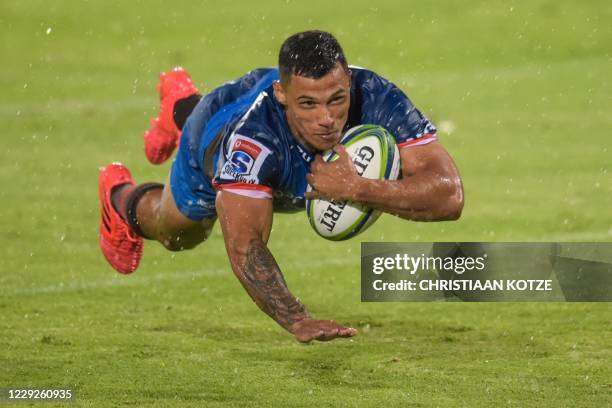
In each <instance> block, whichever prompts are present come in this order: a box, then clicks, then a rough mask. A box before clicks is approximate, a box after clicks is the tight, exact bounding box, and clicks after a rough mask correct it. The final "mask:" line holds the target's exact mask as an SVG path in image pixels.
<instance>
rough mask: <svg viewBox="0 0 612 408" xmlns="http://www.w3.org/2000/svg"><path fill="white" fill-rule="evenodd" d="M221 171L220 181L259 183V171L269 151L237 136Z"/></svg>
mask: <svg viewBox="0 0 612 408" xmlns="http://www.w3.org/2000/svg"><path fill="white" fill-rule="evenodd" d="M231 146H232V147H231V149H230V151H229V153H228V156H227V161H226V162H225V164H224V165H223V169H222V170H221V179H222V180H227V181H236V182H240V183H250V184H257V183H259V171H260V170H261V166H262V165H263V163H264V161H265V160H266V158H267V157H268V155H269V154H270V150H269V149H268V148H267V147H265V146H264V145H262V144H261V143H259V142H257V141H255V140H253V139H248V138H246V137H245V136H237V137H236V138H235V139H234V140H233V142H232V144H231Z"/></svg>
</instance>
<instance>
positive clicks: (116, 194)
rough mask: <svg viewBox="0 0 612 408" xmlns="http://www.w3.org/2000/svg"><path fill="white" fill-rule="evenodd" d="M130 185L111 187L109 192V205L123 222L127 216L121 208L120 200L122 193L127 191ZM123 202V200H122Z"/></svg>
mask: <svg viewBox="0 0 612 408" xmlns="http://www.w3.org/2000/svg"><path fill="white" fill-rule="evenodd" d="M131 186H132V185H131V184H129V183H125V184H120V185H118V186H115V187H113V189H112V190H111V204H112V205H113V208H114V209H115V211H117V212H118V213H119V215H120V216H121V218H123V221H126V220H127V214H126V210H125V208H121V207H122V206H121V201H122V200H121V199H122V198H123V193H124V192H125V191H126V189H129V188H130V187H131ZM123 201H124V202H125V200H123Z"/></svg>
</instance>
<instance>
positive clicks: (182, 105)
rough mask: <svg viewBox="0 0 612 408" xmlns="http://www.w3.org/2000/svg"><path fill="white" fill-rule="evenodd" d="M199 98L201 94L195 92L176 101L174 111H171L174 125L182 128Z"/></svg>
mask: <svg viewBox="0 0 612 408" xmlns="http://www.w3.org/2000/svg"><path fill="white" fill-rule="evenodd" d="M200 99H202V95H200V94H197V93H196V94H193V95H189V96H188V97H186V98H183V99H179V100H178V101H176V103H175V104H174V111H173V112H172V113H173V117H174V123H175V124H176V127H178V128H179V129H181V130H183V126H184V125H185V122H186V121H187V118H188V117H189V115H191V112H193V109H194V108H195V107H196V105H197V104H198V102H200Z"/></svg>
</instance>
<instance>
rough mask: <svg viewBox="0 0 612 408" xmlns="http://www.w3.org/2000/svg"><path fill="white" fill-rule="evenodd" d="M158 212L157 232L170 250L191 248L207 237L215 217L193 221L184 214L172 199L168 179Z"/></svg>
mask: <svg viewBox="0 0 612 408" xmlns="http://www.w3.org/2000/svg"><path fill="white" fill-rule="evenodd" d="M158 214H159V219H158V223H157V225H158V228H159V232H160V234H161V235H162V236H163V237H164V238H165V239H166V240H167V242H162V243H163V244H164V246H165V247H166V248H168V249H171V250H180V249H189V248H193V247H194V246H196V245H197V244H199V243H200V242H202V241H204V240H206V238H208V236H209V235H210V232H211V231H212V227H213V225H214V223H215V219H209V218H204V219H203V220H201V221H195V220H192V219H190V218H187V217H186V216H184V215H183V214H182V213H181V212H180V210H179V209H178V207H177V205H176V203H175V201H174V197H173V196H172V189H171V188H170V182H169V181H168V182H166V184H165V186H164V190H163V192H162V198H161V202H160V208H159V212H158Z"/></svg>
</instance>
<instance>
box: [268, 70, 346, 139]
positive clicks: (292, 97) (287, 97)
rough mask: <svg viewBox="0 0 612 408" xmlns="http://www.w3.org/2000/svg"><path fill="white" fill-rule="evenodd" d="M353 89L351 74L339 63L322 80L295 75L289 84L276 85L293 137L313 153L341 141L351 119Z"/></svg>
mask: <svg viewBox="0 0 612 408" xmlns="http://www.w3.org/2000/svg"><path fill="white" fill-rule="evenodd" d="M350 90H351V76H350V71H349V72H346V71H345V70H344V68H343V67H342V66H341V65H340V64H338V65H336V67H335V68H334V69H332V70H331V71H330V72H329V73H327V74H326V75H324V76H323V77H321V78H319V79H312V78H306V77H303V76H298V75H292V76H291V80H290V81H289V83H288V84H286V85H284V86H282V85H280V84H279V83H276V84H275V85H274V94H275V96H276V98H277V99H278V101H279V102H280V103H281V104H283V105H284V106H285V108H286V115H287V122H288V123H289V127H290V128H291V131H292V133H293V135H294V136H295V137H296V138H297V139H298V140H299V141H300V142H301V143H302V144H303V145H304V146H305V147H307V148H308V149H310V150H312V151H323V150H328V149H331V148H332V147H334V146H335V145H336V144H337V143H338V142H339V141H340V138H341V137H342V129H343V128H344V125H345V124H346V120H347V118H348V111H349V105H350Z"/></svg>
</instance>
